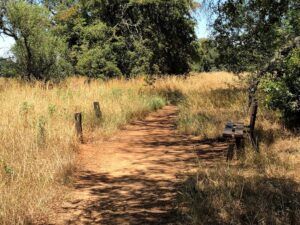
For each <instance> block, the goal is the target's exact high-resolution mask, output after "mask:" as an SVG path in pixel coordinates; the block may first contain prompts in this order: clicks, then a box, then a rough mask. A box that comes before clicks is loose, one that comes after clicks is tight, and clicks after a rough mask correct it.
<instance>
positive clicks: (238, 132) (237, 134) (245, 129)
mask: <svg viewBox="0 0 300 225" xmlns="http://www.w3.org/2000/svg"><path fill="white" fill-rule="evenodd" d="M257 109H258V104H257V101H256V100H254V101H253V102H252V104H251V108H250V124H249V126H245V125H244V123H242V122H238V123H233V122H228V123H227V124H226V125H225V128H224V131H223V137H224V138H226V139H227V140H229V146H228V151H227V160H230V159H232V158H233V155H234V147H235V146H236V149H237V153H238V154H240V153H241V152H242V151H243V149H244V136H245V133H246V134H249V138H250V141H251V143H252V145H253V147H254V148H255V149H256V150H257V151H258V145H257V142H256V140H255V138H254V128H255V122H256V115H257Z"/></svg>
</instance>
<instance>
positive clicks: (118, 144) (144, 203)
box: [53, 106, 224, 225]
mask: <svg viewBox="0 0 300 225" xmlns="http://www.w3.org/2000/svg"><path fill="white" fill-rule="evenodd" d="M176 112H177V108H176V107H175V106H167V107H165V108H163V109H161V110H159V111H157V112H155V113H152V114H150V115H149V116H148V117H147V118H145V119H144V120H143V121H137V122H135V123H132V124H130V125H128V126H126V128H125V129H124V130H122V131H120V132H119V133H118V135H116V136H115V137H114V138H111V139H110V140H108V141H104V142H95V143H92V144H86V145H82V146H81V154H80V155H79V163H80V168H81V169H80V171H77V174H76V180H75V190H74V191H73V192H72V193H71V198H72V200H70V201H69V202H66V203H64V205H63V208H62V209H61V210H60V211H59V212H58V214H57V216H56V218H55V221H54V222H53V224H100V225H108V224H109V225H115V224H116V225H119V224H120V225H126V224H132V225H133V224H136V225H143V224H155V225H157V224H177V223H178V221H179V219H178V216H177V214H176V201H175V197H176V188H177V187H178V185H179V184H180V181H181V180H182V179H181V178H182V176H181V175H183V174H184V172H185V171H189V170H191V169H192V168H194V167H195V162H196V161H197V157H196V154H195V153H196V151H195V150H197V152H198V154H199V155H200V156H201V157H200V158H201V159H202V160H205V162H208V161H209V160H214V159H216V155H217V156H220V155H222V151H223V150H224V146H211V144H209V143H201V142H199V140H197V139H195V138H191V137H187V136H182V135H178V134H177V133H176V130H175V125H174V124H175V119H176ZM212 147H213V150H211V149H212Z"/></svg>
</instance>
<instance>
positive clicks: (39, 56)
mask: <svg viewBox="0 0 300 225" xmlns="http://www.w3.org/2000/svg"><path fill="white" fill-rule="evenodd" d="M49 17H50V14H49V11H47V10H46V9H45V8H44V7H42V6H39V5H35V4H30V3H27V2H26V1H6V2H2V3H1V14H0V34H1V33H2V34H5V35H8V36H10V37H12V38H14V39H15V42H16V43H15V45H14V47H13V48H12V52H13V54H14V57H15V59H16V69H17V72H18V74H20V75H21V76H22V78H23V79H25V80H32V79H38V80H45V81H47V80H49V79H54V78H60V77H63V76H66V75H67V73H68V71H69V68H70V67H69V66H68V63H67V61H66V59H65V55H66V54H65V53H66V46H65V43H64V41H63V40H62V39H61V38H59V37H56V36H55V35H54V34H53V32H52V26H51V23H50V19H49Z"/></svg>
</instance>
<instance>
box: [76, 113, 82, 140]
mask: <svg viewBox="0 0 300 225" xmlns="http://www.w3.org/2000/svg"><path fill="white" fill-rule="evenodd" d="M75 130H76V134H77V137H78V139H79V141H80V143H83V134H82V114H81V113H75Z"/></svg>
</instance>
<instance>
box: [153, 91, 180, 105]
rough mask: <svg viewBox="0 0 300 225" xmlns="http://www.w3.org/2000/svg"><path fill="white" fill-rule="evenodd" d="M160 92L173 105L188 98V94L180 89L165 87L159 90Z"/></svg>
mask: <svg viewBox="0 0 300 225" xmlns="http://www.w3.org/2000/svg"><path fill="white" fill-rule="evenodd" d="M158 93H159V94H160V95H161V96H163V97H164V98H166V99H167V101H168V102H169V103H170V104H172V105H177V104H178V103H180V102H183V101H184V100H185V99H186V96H185V95H184V94H183V93H182V91H181V90H179V89H171V88H164V89H160V90H158Z"/></svg>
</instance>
